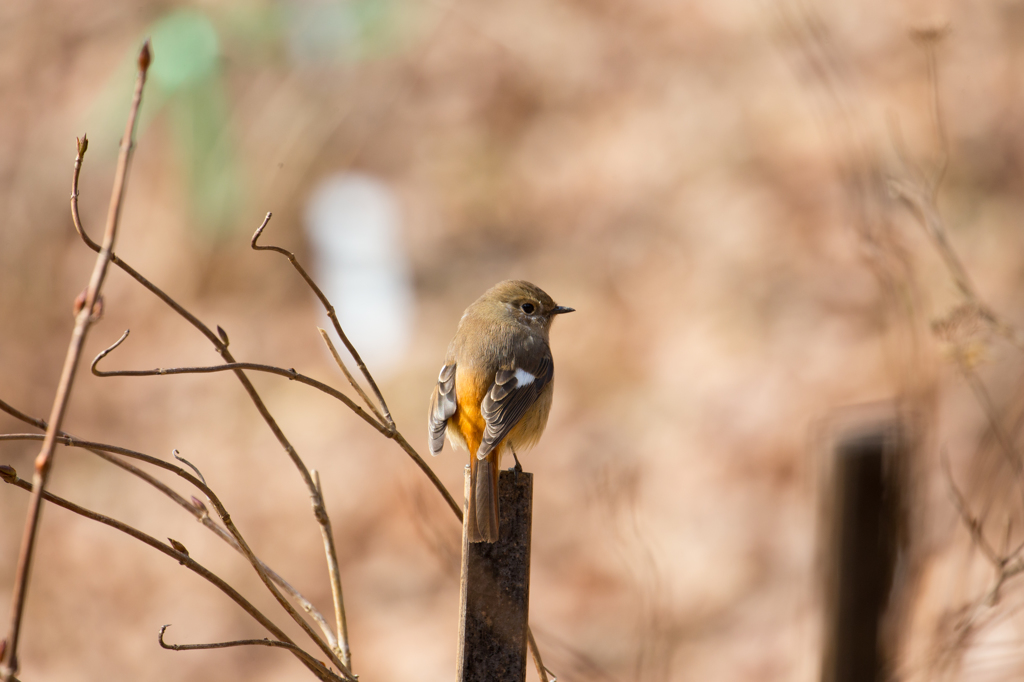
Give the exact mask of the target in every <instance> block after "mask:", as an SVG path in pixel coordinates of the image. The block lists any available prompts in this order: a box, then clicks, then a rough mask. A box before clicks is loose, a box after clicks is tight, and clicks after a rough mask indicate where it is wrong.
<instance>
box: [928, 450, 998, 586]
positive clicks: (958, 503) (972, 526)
mask: <svg viewBox="0 0 1024 682" xmlns="http://www.w3.org/2000/svg"><path fill="white" fill-rule="evenodd" d="M941 459H942V470H943V472H944V473H945V474H946V483H947V484H948V485H949V492H950V494H951V495H952V497H953V506H954V507H956V511H957V513H958V514H959V515H960V520H961V521H963V523H964V525H965V526H966V527H967V530H968V531H970V533H971V538H973V539H974V542H975V544H976V545H978V549H980V550H981V552H982V554H984V555H985V558H987V559H988V560H989V562H990V563H991V564H992V566H993V567H995V569H996V570H997V571H1000V572H1002V570H1003V566H1004V565H1005V563H1006V562H1005V560H1004V559H1003V557H1001V556H999V553H998V552H996V551H995V549H993V548H992V545H990V544H989V543H988V540H987V539H986V538H985V531H984V529H983V528H982V527H981V522H979V521H978V519H976V518H975V517H974V516H972V515H971V512H970V510H969V509H968V508H967V501H966V500H965V499H964V496H963V494H962V493H961V492H960V489H959V488H957V487H956V481H955V480H953V470H952V468H951V467H950V465H949V455H948V454H947V453H946V451H945V449H943V450H942V453H941Z"/></svg>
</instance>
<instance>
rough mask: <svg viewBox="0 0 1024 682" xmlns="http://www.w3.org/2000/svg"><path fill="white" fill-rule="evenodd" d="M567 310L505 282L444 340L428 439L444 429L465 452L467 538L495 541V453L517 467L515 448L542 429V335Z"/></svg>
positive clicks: (522, 284)
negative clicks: (509, 458) (445, 350)
mask: <svg viewBox="0 0 1024 682" xmlns="http://www.w3.org/2000/svg"><path fill="white" fill-rule="evenodd" d="M571 312H575V310H574V309H573V308H568V307H565V306H561V305H557V304H555V302H554V300H553V299H552V298H551V297H550V296H548V295H547V294H546V293H544V291H543V290H542V289H541V288H540V287H538V286H537V285H535V284H531V283H530V282H526V281H523V280H506V281H504V282H499V283H497V284H495V285H494V286H493V287H491V288H490V289H488V290H487V291H486V292H484V294H483V295H482V296H480V298H478V299H477V300H476V301H474V302H473V303H472V304H471V305H470V306H469V307H468V308H466V311H465V312H464V313H463V314H462V319H461V320H460V321H459V326H458V329H457V330H456V331H455V336H454V338H452V341H451V343H450V344H449V345H448V353H447V355H446V356H445V360H444V365H443V366H442V367H441V372H440V373H439V374H438V376H437V384H436V385H435V386H434V391H433V394H432V396H431V398H430V410H429V413H428V438H429V444H430V453H431V454H432V455H438V454H439V453H440V452H441V449H442V448H443V447H444V439H445V434H447V436H448V440H449V442H451V444H452V446H453V447H454V448H456V449H459V450H468V451H469V468H470V495H469V508H468V510H467V513H466V519H465V523H466V526H467V536H468V539H469V541H470V542H491V543H493V542H496V541H497V540H498V472H499V470H500V467H501V457H502V455H503V454H504V453H505V451H506V450H509V451H511V452H512V456H513V457H514V458H515V461H516V471H521V466H520V464H519V458H518V457H517V456H516V451H517V450H518V451H522V450H525V449H527V448H529V447H532V446H533V445H535V444H536V443H537V441H538V440H539V439H540V436H541V434H542V433H543V432H544V427H545V426H546V425H547V421H548V413H549V412H550V411H551V397H552V392H553V390H554V377H555V366H554V361H553V360H552V358H551V347H550V345H549V344H548V335H549V333H550V331H551V323H552V321H553V320H554V319H555V317H556V316H558V315H563V314H565V313H571Z"/></svg>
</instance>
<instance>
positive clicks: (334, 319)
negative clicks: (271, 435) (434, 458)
mask: <svg viewBox="0 0 1024 682" xmlns="http://www.w3.org/2000/svg"><path fill="white" fill-rule="evenodd" d="M272 215H273V214H272V213H267V216H266V217H265V218H264V219H263V223H262V224H261V225H260V226H259V227H258V228H256V232H254V233H253V235H252V240H250V242H249V245H250V246H251V247H252V248H253V250H255V251H276V252H277V253H280V254H281V255H283V256H284V257H285V258H287V259H288V262H289V263H291V264H292V266H293V267H294V268H295V270H296V272H298V273H299V275H300V276H301V277H302V279H304V280H305V281H306V284H307V285H308V286H309V288H310V289H312V290H313V293H314V294H316V297H317V298H318V299H320V303H321V305H323V307H324V309H325V310H326V311H327V317H329V318H331V323H332V324H333V325H334V331H336V332H337V333H338V337H339V338H340V339H341V342H342V343H344V344H345V348H346V349H347V350H348V352H349V353H350V354H351V355H352V359H353V360H355V361H356V366H357V367H359V371H361V372H362V373H363V377H365V378H366V382H367V383H368V384H370V388H371V389H372V390H373V395H374V396H376V398H377V402H378V403H379V405H380V409H381V411H382V412H383V413H384V420H385V421H386V422H387V425H388V428H389V429H390V430H391V431H394V429H395V421H394V420H393V419H392V418H391V412H390V411H389V410H388V405H387V403H386V402H385V401H384V396H383V395H382V394H381V392H380V389H379V388H377V382H376V381H374V380H373V375H371V374H370V370H368V369H367V368H366V364H365V363H364V362H363V359H362V357H360V355H359V351H357V350H356V347H355V346H353V345H352V342H351V341H349V340H348V335H346V334H345V330H344V329H342V328H341V322H339V321H338V315H337V313H335V312H334V306H333V305H331V302H330V301H328V300H327V297H326V296H325V295H324V292H323V291H321V290H320V287H318V286H317V285H316V282H314V281H313V278H312V277H310V276H309V274H308V273H307V272H306V269H305V268H304V267H302V264H300V263H299V261H298V259H297V258H296V257H295V254H294V253H292V252H291V251H289V250H287V249H283V248H281V247H280V246H259V245H257V244H256V242H257V241H258V240H259V238H260V235H261V234H262V233H263V230H264V229H265V228H266V227H267V223H269V222H270V217H271V216H272ZM359 393H360V394H362V395H364V397H365V394H363V392H362V390H360V391H359ZM367 404H369V399H367Z"/></svg>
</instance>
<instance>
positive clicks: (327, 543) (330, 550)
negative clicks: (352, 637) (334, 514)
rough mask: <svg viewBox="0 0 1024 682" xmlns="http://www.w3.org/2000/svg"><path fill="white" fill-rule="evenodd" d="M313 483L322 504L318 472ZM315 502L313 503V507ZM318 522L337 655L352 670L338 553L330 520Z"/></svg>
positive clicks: (322, 497) (321, 489) (325, 519)
mask: <svg viewBox="0 0 1024 682" xmlns="http://www.w3.org/2000/svg"><path fill="white" fill-rule="evenodd" d="M313 483H315V484H316V490H317V493H319V495H320V500H321V504H323V502H322V501H323V499H324V496H323V487H322V486H321V485H320V472H318V471H317V470H316V469H313ZM315 504H316V502H315V501H314V507H315ZM318 520H319V521H320V532H321V535H323V538H324V554H326V555H327V572H328V574H329V575H330V579H331V594H332V596H333V597H334V620H335V625H336V627H337V633H338V655H339V656H341V660H342V661H344V662H345V665H347V666H348V667H349V669H350V670H351V669H352V652H351V651H350V650H349V646H348V621H347V620H346V618H345V600H344V597H343V596H342V592H341V571H340V569H339V568H338V551H337V548H336V547H335V546H334V533H333V531H332V530H331V520H330V519H329V518H328V517H327V516H326V515H325V516H324V518H323V519H318Z"/></svg>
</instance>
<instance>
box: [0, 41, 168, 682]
mask: <svg viewBox="0 0 1024 682" xmlns="http://www.w3.org/2000/svg"><path fill="white" fill-rule="evenodd" d="M150 60H151V55H150V50H149V41H148V40H147V41H146V42H145V43H143V45H142V50H141V51H140V52H139V59H138V67H139V68H138V76H137V78H136V80H135V92H134V94H133V96H132V103H131V108H130V109H129V113H128V122H127V123H126V125H125V132H124V137H123V138H122V140H121V151H120V154H119V155H118V160H117V171H116V173H115V175H114V187H113V190H112V191H111V196H110V208H109V210H108V211H107V224H106V228H105V229H104V231H103V245H102V246H101V247H100V250H99V255H98V256H97V258H96V264H95V265H94V266H93V271H92V276H91V277H90V278H89V285H88V287H87V289H86V292H85V301H84V305H83V306H82V308H81V310H79V311H78V314H77V316H76V319H75V328H74V331H73V332H72V334H71V341H70V343H69V344H68V352H67V356H66V357H65V359H64V368H63V369H62V370H61V377H60V382H59V383H58V385H57V392H56V395H55V396H54V400H53V408H52V409H51V410H50V419H49V423H50V428H49V429H48V430H47V432H46V438H45V439H44V440H43V445H42V448H41V449H40V451H39V455H38V456H37V457H36V462H35V473H34V474H33V477H32V497H31V498H30V501H29V507H28V513H27V515H26V519H25V531H24V535H23V536H22V541H21V549H20V551H19V554H18V565H17V569H16V572H15V574H14V589H13V594H12V599H11V626H10V634H9V635H8V637H7V647H6V651H5V661H3V662H0V663H2V665H0V677H2V678H3V679H4V680H10V679H11V678H12V677H13V676H14V675H15V674H17V672H18V639H19V637H20V634H21V620H22V615H23V613H24V608H25V596H26V594H27V592H28V580H29V574H30V572H31V567H32V554H33V550H34V549H35V541H36V537H37V534H38V527H39V514H40V510H41V504H42V500H43V496H42V494H43V489H44V488H45V486H46V482H47V480H48V479H49V476H50V469H51V467H52V466H53V452H54V446H55V445H56V435H57V432H58V431H60V426H61V423H62V422H63V420H64V414H65V412H66V410H67V406H68V400H69V399H70V397H71V386H72V384H73V382H74V378H75V374H76V372H77V370H78V361H79V358H80V357H81V354H82V347H83V345H84V344H85V338H86V336H87V334H88V332H89V327H90V326H91V325H92V323H93V322H94V321H95V318H94V311H95V310H96V305H97V303H98V302H99V301H100V300H101V299H100V290H101V289H102V288H103V280H104V279H105V278H106V274H107V265H108V264H109V263H110V255H111V253H112V251H113V249H114V241H115V239H116V237H117V227H118V223H119V220H120V216H121V206H122V204H123V202H124V194H125V189H126V187H127V183H128V168H129V166H130V163H131V157H132V150H133V148H134V135H135V121H136V118H137V115H138V113H139V106H140V104H141V103H142V89H143V87H144V85H145V83H146V73H147V71H148V69H149V64H150ZM87 147H88V141H87V140H80V141H79V142H78V155H77V157H76V161H75V165H76V168H77V167H79V166H80V165H81V159H82V157H83V156H84V155H85V151H86V148H87ZM76 175H77V170H76Z"/></svg>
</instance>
